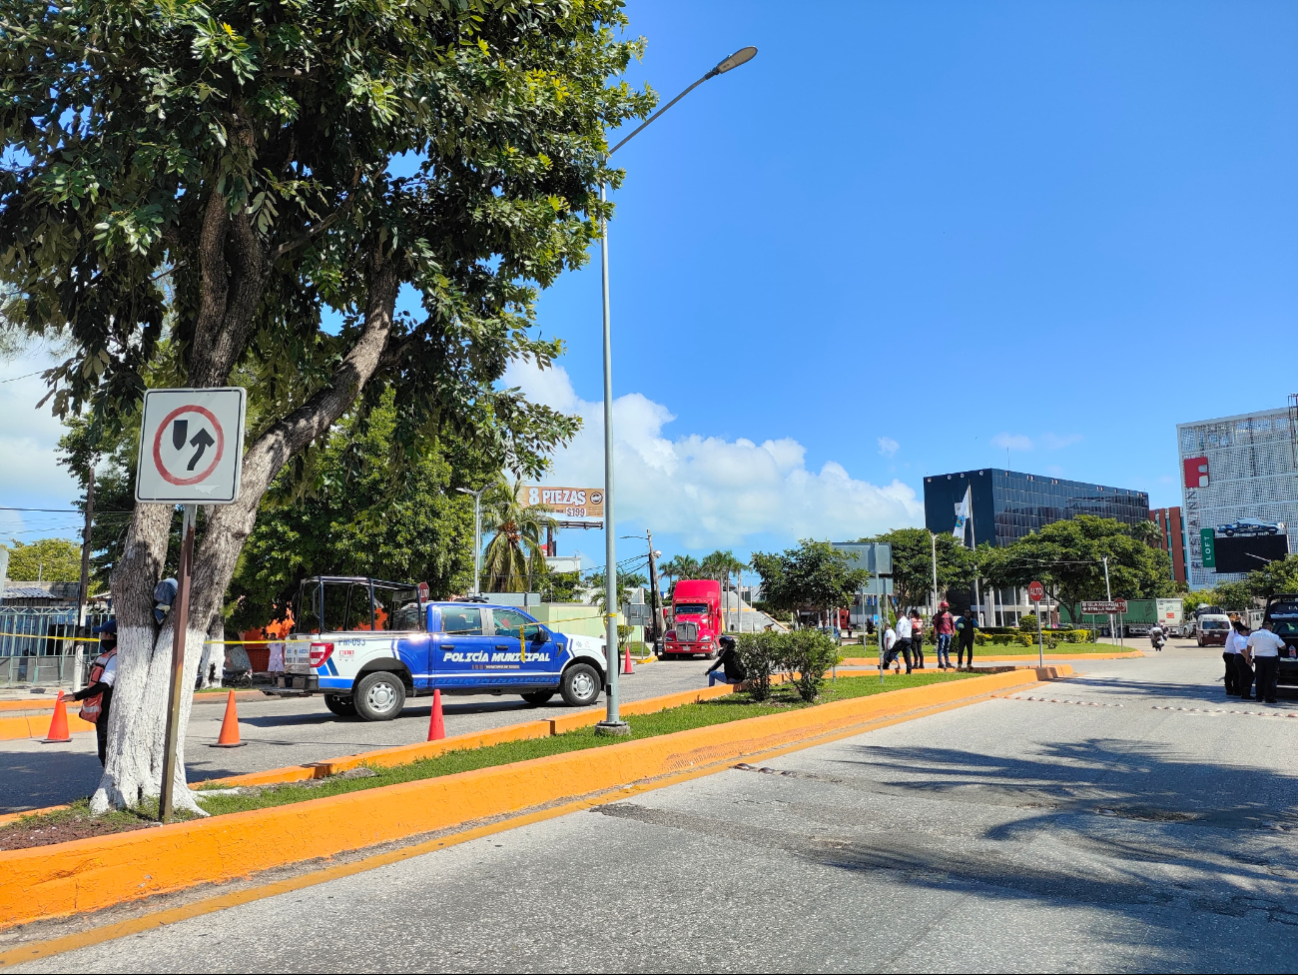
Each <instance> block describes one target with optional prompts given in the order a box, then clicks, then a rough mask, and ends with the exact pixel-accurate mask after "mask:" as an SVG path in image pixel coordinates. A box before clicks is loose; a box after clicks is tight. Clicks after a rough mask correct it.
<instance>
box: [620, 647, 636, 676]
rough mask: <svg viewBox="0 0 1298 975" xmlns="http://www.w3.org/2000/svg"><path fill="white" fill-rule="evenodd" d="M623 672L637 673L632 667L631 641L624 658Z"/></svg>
mask: <svg viewBox="0 0 1298 975" xmlns="http://www.w3.org/2000/svg"><path fill="white" fill-rule="evenodd" d="M622 673H624V674H634V673H635V670H634V669H632V667H631V644H629V643H628V644H627V645H626V655H625V656H624V657H623V658H622Z"/></svg>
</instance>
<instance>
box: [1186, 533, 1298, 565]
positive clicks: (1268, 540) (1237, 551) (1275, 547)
mask: <svg viewBox="0 0 1298 975" xmlns="http://www.w3.org/2000/svg"><path fill="white" fill-rule="evenodd" d="M1205 530H1206V529H1205ZM1213 548H1214V550H1215V551H1214V554H1215V568H1216V570H1217V571H1218V572H1252V571H1253V570H1254V569H1260V568H1262V567H1263V566H1265V565H1266V564H1267V563H1268V562H1278V561H1281V560H1282V559H1284V558H1285V556H1287V555H1288V554H1289V536H1288V535H1285V534H1275V535H1234V536H1228V537H1225V538H1223V537H1222V536H1221V535H1218V536H1217V537H1216V538H1215V539H1214V540H1213ZM1205 564H1207V563H1206V562H1205Z"/></svg>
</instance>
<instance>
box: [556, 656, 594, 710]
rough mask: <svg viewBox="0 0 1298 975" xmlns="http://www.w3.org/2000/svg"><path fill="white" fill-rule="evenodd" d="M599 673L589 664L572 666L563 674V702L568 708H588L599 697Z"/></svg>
mask: <svg viewBox="0 0 1298 975" xmlns="http://www.w3.org/2000/svg"><path fill="white" fill-rule="evenodd" d="M602 685H603V681H601V680H600V676H599V671H597V670H596V669H595V668H594V667H592V666H591V665H590V664H573V665H572V666H571V667H569V668H568V669H567V670H565V671H564V672H563V684H562V686H561V688H560V690H561V692H562V693H563V702H564V703H565V704H567V705H568V707H570V708H581V707H588V706H589V705H591V704H594V703H595V699H596V698H598V697H599V691H600V687H601V686H602Z"/></svg>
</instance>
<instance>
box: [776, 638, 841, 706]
mask: <svg viewBox="0 0 1298 975" xmlns="http://www.w3.org/2000/svg"><path fill="white" fill-rule="evenodd" d="M779 636H780V638H779V640H778V645H779V647H780V650H781V652H780V660H779V662H780V666H781V667H783V668H784V669H785V670H786V671H788V674H789V678H790V679H791V680H792V682H793V686H794V687H796V688H797V689H798V697H800V698H802V699H803V700H804V701H814V700H815V699H816V696H817V695H818V694H819V693H820V685H821V684H823V683H824V682H825V671H826V670H828V669H829V668H830V667H832V666H833V665H834V664H836V663H837V662H838V646H837V645H836V644H835V643H834V640H833V638H832V637H830V636H829V635H827V634H825V633H821V632H820V631H818V630H795V631H794V632H793V633H788V634H780V635H779Z"/></svg>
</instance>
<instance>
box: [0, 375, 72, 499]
mask: <svg viewBox="0 0 1298 975" xmlns="http://www.w3.org/2000/svg"><path fill="white" fill-rule="evenodd" d="M47 366H48V363H47V362H46V361H45V360H44V358H43V357H41V358H37V357H35V356H24V357H23V358H20V359H16V360H13V361H11V362H3V363H0V457H3V458H4V463H3V464H0V494H4V495H5V496H7V497H13V496H14V495H15V494H20V495H22V496H24V497H27V498H33V497H37V496H46V495H47V496H48V498H49V500H50V501H51V502H58V503H57V504H50V505H48V507H66V506H67V503H68V501H69V499H71V498H73V497H76V496H77V495H78V494H79V493H80V492H79V491H78V489H77V487H76V484H75V482H74V481H73V480H72V478H71V477H70V476H68V472H67V469H66V468H64V467H61V466H59V464H58V462H57V460H56V458H55V454H54V450H55V447H57V446H58V441H59V437H61V436H62V435H63V433H64V430H63V424H62V423H60V422H59V421H58V420H57V419H55V418H54V417H53V416H52V415H51V414H50V408H49V404H46V405H45V406H43V407H41V408H39V409H37V407H36V404H37V402H39V400H40V399H41V397H42V396H44V395H45V393H46V387H45V382H44V380H42V379H41V377H40V375H34V376H33V375H29V373H33V372H37V371H38V370H41V369H44V368H46V367H47Z"/></svg>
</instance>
